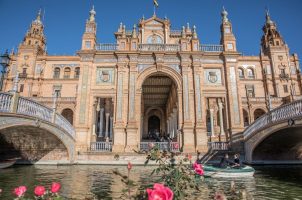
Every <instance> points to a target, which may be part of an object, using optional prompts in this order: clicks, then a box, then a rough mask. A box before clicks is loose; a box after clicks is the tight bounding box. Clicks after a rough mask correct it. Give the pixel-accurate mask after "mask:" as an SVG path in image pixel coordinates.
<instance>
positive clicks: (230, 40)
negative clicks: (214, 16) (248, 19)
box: [220, 7, 237, 52]
mask: <svg viewBox="0 0 302 200" xmlns="http://www.w3.org/2000/svg"><path fill="white" fill-rule="evenodd" d="M221 16H222V24H221V26H220V29H221V39H220V44H221V45H223V48H224V51H235V52H236V51H237V48H236V38H235V36H234V34H233V30H232V24H231V22H230V21H229V19H228V12H227V11H226V10H225V9H224V7H223V10H222V12H221Z"/></svg>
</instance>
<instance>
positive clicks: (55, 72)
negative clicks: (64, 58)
mask: <svg viewBox="0 0 302 200" xmlns="http://www.w3.org/2000/svg"><path fill="white" fill-rule="evenodd" d="M53 78H55V79H58V78H60V68H59V67H56V68H55V70H54V72H53Z"/></svg>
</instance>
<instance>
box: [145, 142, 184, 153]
mask: <svg viewBox="0 0 302 200" xmlns="http://www.w3.org/2000/svg"><path fill="white" fill-rule="evenodd" d="M152 146H157V147H158V148H159V149H160V150H162V151H170V152H179V144H178V142H141V143H140V150H141V151H149V150H150V149H151V147H152Z"/></svg>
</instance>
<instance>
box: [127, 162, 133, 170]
mask: <svg viewBox="0 0 302 200" xmlns="http://www.w3.org/2000/svg"><path fill="white" fill-rule="evenodd" d="M127 168H128V170H129V171H130V170H131V168H132V164H131V162H128V165H127Z"/></svg>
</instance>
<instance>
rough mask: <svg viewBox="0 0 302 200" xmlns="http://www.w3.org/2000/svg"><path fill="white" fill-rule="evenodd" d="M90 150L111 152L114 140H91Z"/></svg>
mask: <svg viewBox="0 0 302 200" xmlns="http://www.w3.org/2000/svg"><path fill="white" fill-rule="evenodd" d="M90 150H91V151H98V152H111V151H112V142H91V143H90Z"/></svg>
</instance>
